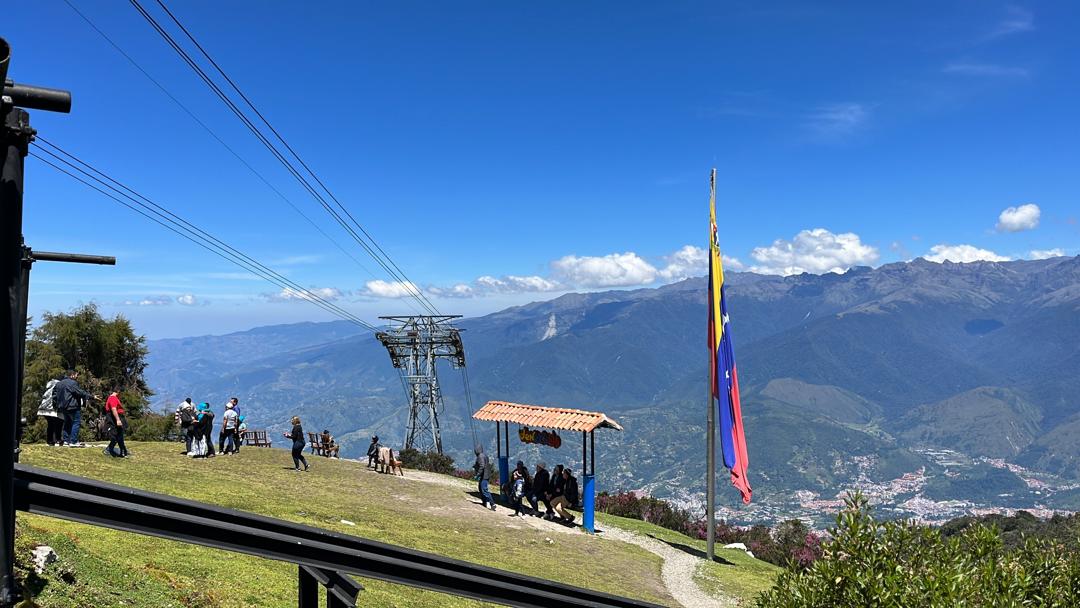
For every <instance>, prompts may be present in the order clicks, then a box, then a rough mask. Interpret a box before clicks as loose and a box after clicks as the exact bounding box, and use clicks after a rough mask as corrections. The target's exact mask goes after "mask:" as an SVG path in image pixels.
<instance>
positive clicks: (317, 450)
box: [307, 433, 326, 456]
mask: <svg viewBox="0 0 1080 608" xmlns="http://www.w3.org/2000/svg"><path fill="white" fill-rule="evenodd" d="M307 440H308V445H309V446H310V447H311V453H312V454H317V455H319V456H326V450H325V447H324V446H323V444H322V440H321V439H320V438H319V433H308V434H307Z"/></svg>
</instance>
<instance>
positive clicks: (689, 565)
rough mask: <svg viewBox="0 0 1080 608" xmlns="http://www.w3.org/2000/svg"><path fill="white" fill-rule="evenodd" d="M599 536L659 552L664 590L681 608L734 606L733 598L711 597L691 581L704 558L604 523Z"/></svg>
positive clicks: (728, 607) (725, 607) (730, 607)
mask: <svg viewBox="0 0 1080 608" xmlns="http://www.w3.org/2000/svg"><path fill="white" fill-rule="evenodd" d="M600 536H601V537H605V538H611V539H615V540H621V541H623V542H626V543H630V544H632V545H637V546H639V547H641V548H642V549H645V550H646V551H648V552H650V553H654V554H656V555H659V556H660V557H661V558H662V559H663V560H664V565H663V568H662V569H661V576H662V577H663V579H664V586H665V587H667V589H668V592H669V593H671V596H672V597H674V598H675V601H676V602H679V604H681V605H682V606H684V607H685V608H699V607H700V608H734V606H735V601H734V600H733V599H731V598H715V597H712V596H711V595H709V594H707V593H705V592H704V591H702V590H701V588H700V587H698V586H697V583H695V582H694V573H695V572H696V571H697V569H698V566H700V565H701V564H703V563H705V560H703V559H701V558H699V557H694V556H693V555H690V554H689V553H686V552H684V551H680V550H679V549H676V548H674V547H671V546H669V545H667V544H665V543H662V542H660V541H658V540H656V539H655V538H649V537H647V536H641V535H639V534H634V533H633V532H628V531H626V530H623V529H621V528H616V527H613V526H611V525H610V524H605V525H604V526H603V529H602V530H601V533H600Z"/></svg>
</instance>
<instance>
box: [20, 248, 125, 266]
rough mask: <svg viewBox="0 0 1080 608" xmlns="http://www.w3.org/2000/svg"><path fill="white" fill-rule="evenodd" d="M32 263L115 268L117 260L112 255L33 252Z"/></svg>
mask: <svg viewBox="0 0 1080 608" xmlns="http://www.w3.org/2000/svg"><path fill="white" fill-rule="evenodd" d="M30 261H32V262H71V263H75V264H101V265H103V266H115V265H116V258H115V257H113V256H111V255H87V254H85V253H56V252H54V251H31V252H30Z"/></svg>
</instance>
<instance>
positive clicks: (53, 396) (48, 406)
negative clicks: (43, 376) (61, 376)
mask: <svg viewBox="0 0 1080 608" xmlns="http://www.w3.org/2000/svg"><path fill="white" fill-rule="evenodd" d="M59 383H60V381H59V380H56V379H53V380H49V382H48V383H47V384H46V385H45V392H44V393H42V394H41V404H40V405H38V411H50V410H51V411H53V412H55V411H56V410H57V407H58V406H59V405H60V393H59V392H58V391H56V390H55V389H56V385H57V384H59Z"/></svg>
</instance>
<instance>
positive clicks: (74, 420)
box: [64, 408, 82, 444]
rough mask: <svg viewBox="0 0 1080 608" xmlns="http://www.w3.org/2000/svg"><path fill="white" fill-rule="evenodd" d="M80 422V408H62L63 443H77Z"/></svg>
mask: <svg viewBox="0 0 1080 608" xmlns="http://www.w3.org/2000/svg"><path fill="white" fill-rule="evenodd" d="M81 424H82V408H79V409H74V410H64V443H68V444H74V443H79V426H80V425H81Z"/></svg>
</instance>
